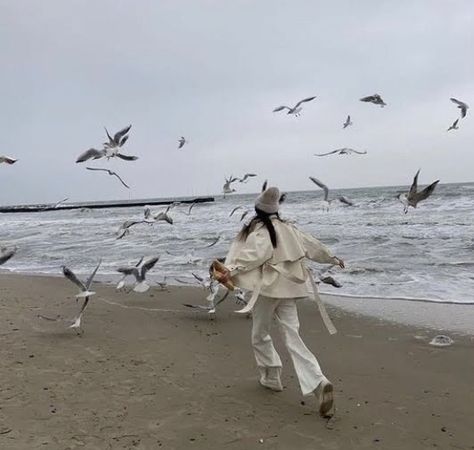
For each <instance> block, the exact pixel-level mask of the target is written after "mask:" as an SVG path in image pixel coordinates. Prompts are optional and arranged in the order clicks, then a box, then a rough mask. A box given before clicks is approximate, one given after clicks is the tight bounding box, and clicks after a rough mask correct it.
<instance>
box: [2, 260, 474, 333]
mask: <svg viewBox="0 0 474 450" xmlns="http://www.w3.org/2000/svg"><path fill="white" fill-rule="evenodd" d="M5 276H7V277H8V276H13V277H19V278H22V277H25V278H28V277H32V278H46V279H48V278H52V279H58V278H64V277H63V275H62V274H61V273H57V274H50V273H23V272H22V273H19V272H12V271H9V270H5V269H2V270H0V280H1V278H2V277H5ZM111 276H112V274H105V275H104V274H98V275H97V277H96V279H97V281H96V282H97V283H99V284H102V285H105V286H113V285H114V284H115V282H116V280H112V279H111ZM114 278H115V277H114ZM150 280H151V281H153V277H150ZM168 286H169V287H170V288H180V287H187V288H196V289H198V287H197V286H195V285H184V284H179V283H178V282H174V283H173V282H172V283H169V284H168ZM320 295H321V298H322V299H323V300H324V302H325V303H326V304H328V305H331V306H332V307H336V308H338V309H341V310H343V311H345V312H349V313H354V314H359V315H362V316H366V317H372V318H377V319H379V320H384V321H387V322H391V323H397V324H400V325H409V326H417V327H420V326H421V327H423V328H427V329H432V330H436V331H439V332H444V333H448V332H452V333H459V334H464V335H472V336H474V304H473V303H471V302H466V303H454V302H449V301H441V300H440V301H437V300H433V301H430V300H429V299H423V298H397V297H376V296H370V295H369V296H366V295H352V294H338V293H333V292H331V293H328V292H324V291H320Z"/></svg>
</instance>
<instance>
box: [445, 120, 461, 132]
mask: <svg viewBox="0 0 474 450" xmlns="http://www.w3.org/2000/svg"><path fill="white" fill-rule="evenodd" d="M458 122H459V119H456V120H455V121H454V122H453V124H452V125H451V126H450V127H449V128H448V129H447V130H446V131H451V130H459V127H458Z"/></svg>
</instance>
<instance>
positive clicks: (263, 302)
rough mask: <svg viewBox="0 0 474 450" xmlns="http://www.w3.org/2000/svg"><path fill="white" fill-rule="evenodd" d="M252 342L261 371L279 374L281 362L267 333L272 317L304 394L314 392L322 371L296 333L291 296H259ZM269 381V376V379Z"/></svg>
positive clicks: (294, 311)
mask: <svg viewBox="0 0 474 450" xmlns="http://www.w3.org/2000/svg"><path fill="white" fill-rule="evenodd" d="M252 318H253V326H252V345H253V350H254V353H255V359H256V360H257V365H258V368H259V370H260V373H261V374H264V373H265V372H266V371H267V369H271V372H270V371H267V372H268V373H273V376H276V377H279V374H280V371H281V367H282V363H281V359H280V356H279V355H278V353H277V351H276V350H275V347H274V345H273V341H272V338H271V336H270V330H271V327H272V322H273V319H274V318H275V321H276V323H277V326H278V328H279V330H280V332H281V334H282V337H283V342H284V343H285V346H286V348H287V349H288V352H289V354H290V356H291V360H292V361H293V365H294V367H295V371H296V375H297V377H298V381H299V383H300V387H301V392H302V393H303V395H308V394H310V393H311V392H313V391H314V390H315V389H316V387H317V386H318V385H319V383H320V382H321V381H322V380H323V379H324V375H323V373H322V372H321V368H320V367H319V363H318V360H317V359H316V357H315V356H314V355H313V354H312V353H311V352H310V351H309V350H308V348H307V347H306V345H305V344H304V342H303V340H302V339H301V336H300V335H299V327H300V323H299V320H298V312H297V309H296V299H294V298H284V299H279V298H270V297H264V296H260V297H259V298H258V300H257V302H256V303H255V306H254V308H253V310H252ZM269 381H271V380H269Z"/></svg>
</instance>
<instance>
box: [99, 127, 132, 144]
mask: <svg viewBox="0 0 474 450" xmlns="http://www.w3.org/2000/svg"><path fill="white" fill-rule="evenodd" d="M104 128H105V133H106V134H107V137H108V138H109V142H104V147H105V148H110V149H112V148H118V147H123V145H124V144H125V142H127V141H128V138H129V136H128V132H129V131H130V128H132V125H128V126H127V127H125V128H122V129H121V130H119V131H117V133H115V134H114V137H111V136H110V134H109V132H108V130H107V128H106V127H104Z"/></svg>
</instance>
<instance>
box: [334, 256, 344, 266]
mask: <svg viewBox="0 0 474 450" xmlns="http://www.w3.org/2000/svg"><path fill="white" fill-rule="evenodd" d="M334 258H336V260H337V264H338V265H339V267H340V268H341V269H344V267H346V265H345V264H344V261H343V260H342V259H341V258H338V257H337V256H335V257H334Z"/></svg>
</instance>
